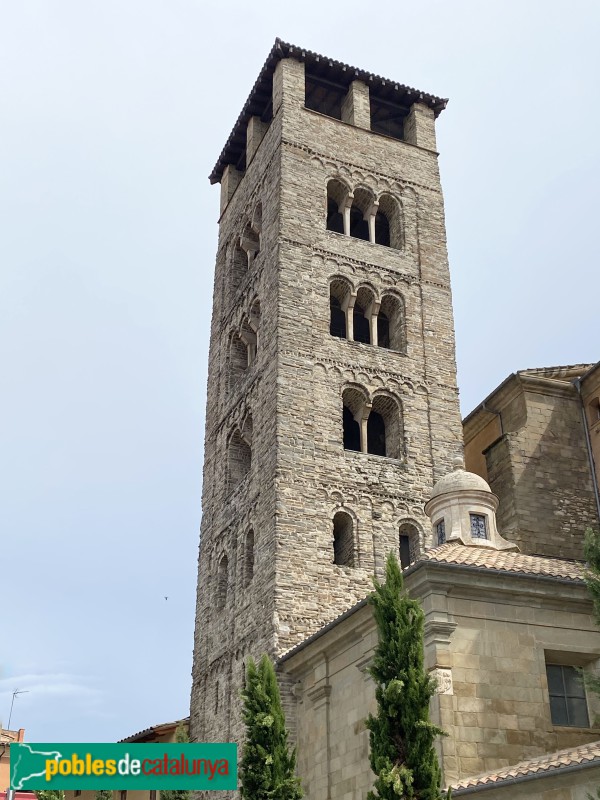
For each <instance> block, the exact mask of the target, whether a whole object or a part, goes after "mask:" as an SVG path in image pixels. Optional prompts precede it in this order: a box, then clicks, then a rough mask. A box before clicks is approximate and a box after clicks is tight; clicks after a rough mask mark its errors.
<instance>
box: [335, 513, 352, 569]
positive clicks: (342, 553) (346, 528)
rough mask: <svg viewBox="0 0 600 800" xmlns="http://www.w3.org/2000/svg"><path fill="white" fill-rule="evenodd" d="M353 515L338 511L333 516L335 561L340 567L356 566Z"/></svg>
mask: <svg viewBox="0 0 600 800" xmlns="http://www.w3.org/2000/svg"><path fill="white" fill-rule="evenodd" d="M353 527H354V526H353V523H352V517H351V516H350V514H346V513H345V512H344V511H338V512H337V514H336V515H335V516H334V518H333V563H334V564H337V565H338V566H340V567H353V566H354V531H353Z"/></svg>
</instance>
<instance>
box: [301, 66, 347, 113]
mask: <svg viewBox="0 0 600 800" xmlns="http://www.w3.org/2000/svg"><path fill="white" fill-rule="evenodd" d="M347 93H348V87H347V86H343V85H342V84H339V83H334V82H333V81H329V80H326V79H325V78H321V77H320V76H318V75H311V74H310V73H309V72H307V73H306V78H305V98H304V105H305V106H306V108H310V109H311V110H312V111H318V112H319V114H325V116H327V117H333V119H340V120H341V118H342V104H343V102H344V100H345V98H346V95H347Z"/></svg>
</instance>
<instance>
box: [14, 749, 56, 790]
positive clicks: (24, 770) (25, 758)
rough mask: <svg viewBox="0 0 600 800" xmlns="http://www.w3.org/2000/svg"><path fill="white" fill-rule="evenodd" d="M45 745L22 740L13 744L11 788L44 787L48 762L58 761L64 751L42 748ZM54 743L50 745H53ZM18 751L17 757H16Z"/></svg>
mask: <svg viewBox="0 0 600 800" xmlns="http://www.w3.org/2000/svg"><path fill="white" fill-rule="evenodd" d="M43 746H44V745H29V744H25V742H20V743H19V744H18V745H16V744H15V745H12V747H11V748H10V749H11V756H12V757H11V760H10V761H11V763H10V788H11V789H14V790H15V791H19V790H24V789H42V788H44V784H45V783H46V762H47V761H48V760H49V759H50V760H52V761H58V759H59V758H62V753H61V752H59V751H58V750H41V749H34V748H40V747H43ZM51 746H52V745H50V747H51ZM15 751H16V757H15Z"/></svg>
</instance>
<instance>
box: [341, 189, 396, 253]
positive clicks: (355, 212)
mask: <svg viewBox="0 0 600 800" xmlns="http://www.w3.org/2000/svg"><path fill="white" fill-rule="evenodd" d="M326 227H327V230H328V231H334V233H343V234H345V235H346V236H352V237H354V238H355V239H363V240H364V241H366V242H372V243H373V244H381V245H383V246H384V247H392V248H394V249H396V250H400V249H402V222H401V210H400V204H399V202H398V200H396V198H395V197H393V196H392V195H390V194H382V195H381V196H380V197H379V198H378V199H377V198H376V197H375V195H374V194H373V192H372V191H371V190H370V189H366V188H363V187H359V188H357V189H355V190H354V191H351V190H350V189H349V188H348V186H346V184H345V183H343V182H342V181H340V180H339V179H337V178H332V179H331V180H330V181H329V183H328V184H327V217H326Z"/></svg>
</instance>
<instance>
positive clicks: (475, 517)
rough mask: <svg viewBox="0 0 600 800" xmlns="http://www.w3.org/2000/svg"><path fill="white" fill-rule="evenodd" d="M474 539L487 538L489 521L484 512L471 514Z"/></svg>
mask: <svg viewBox="0 0 600 800" xmlns="http://www.w3.org/2000/svg"><path fill="white" fill-rule="evenodd" d="M469 516H470V518H471V536H472V538H473V539H487V538H488V535H487V521H486V518H485V516H484V515H483V514H469Z"/></svg>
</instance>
